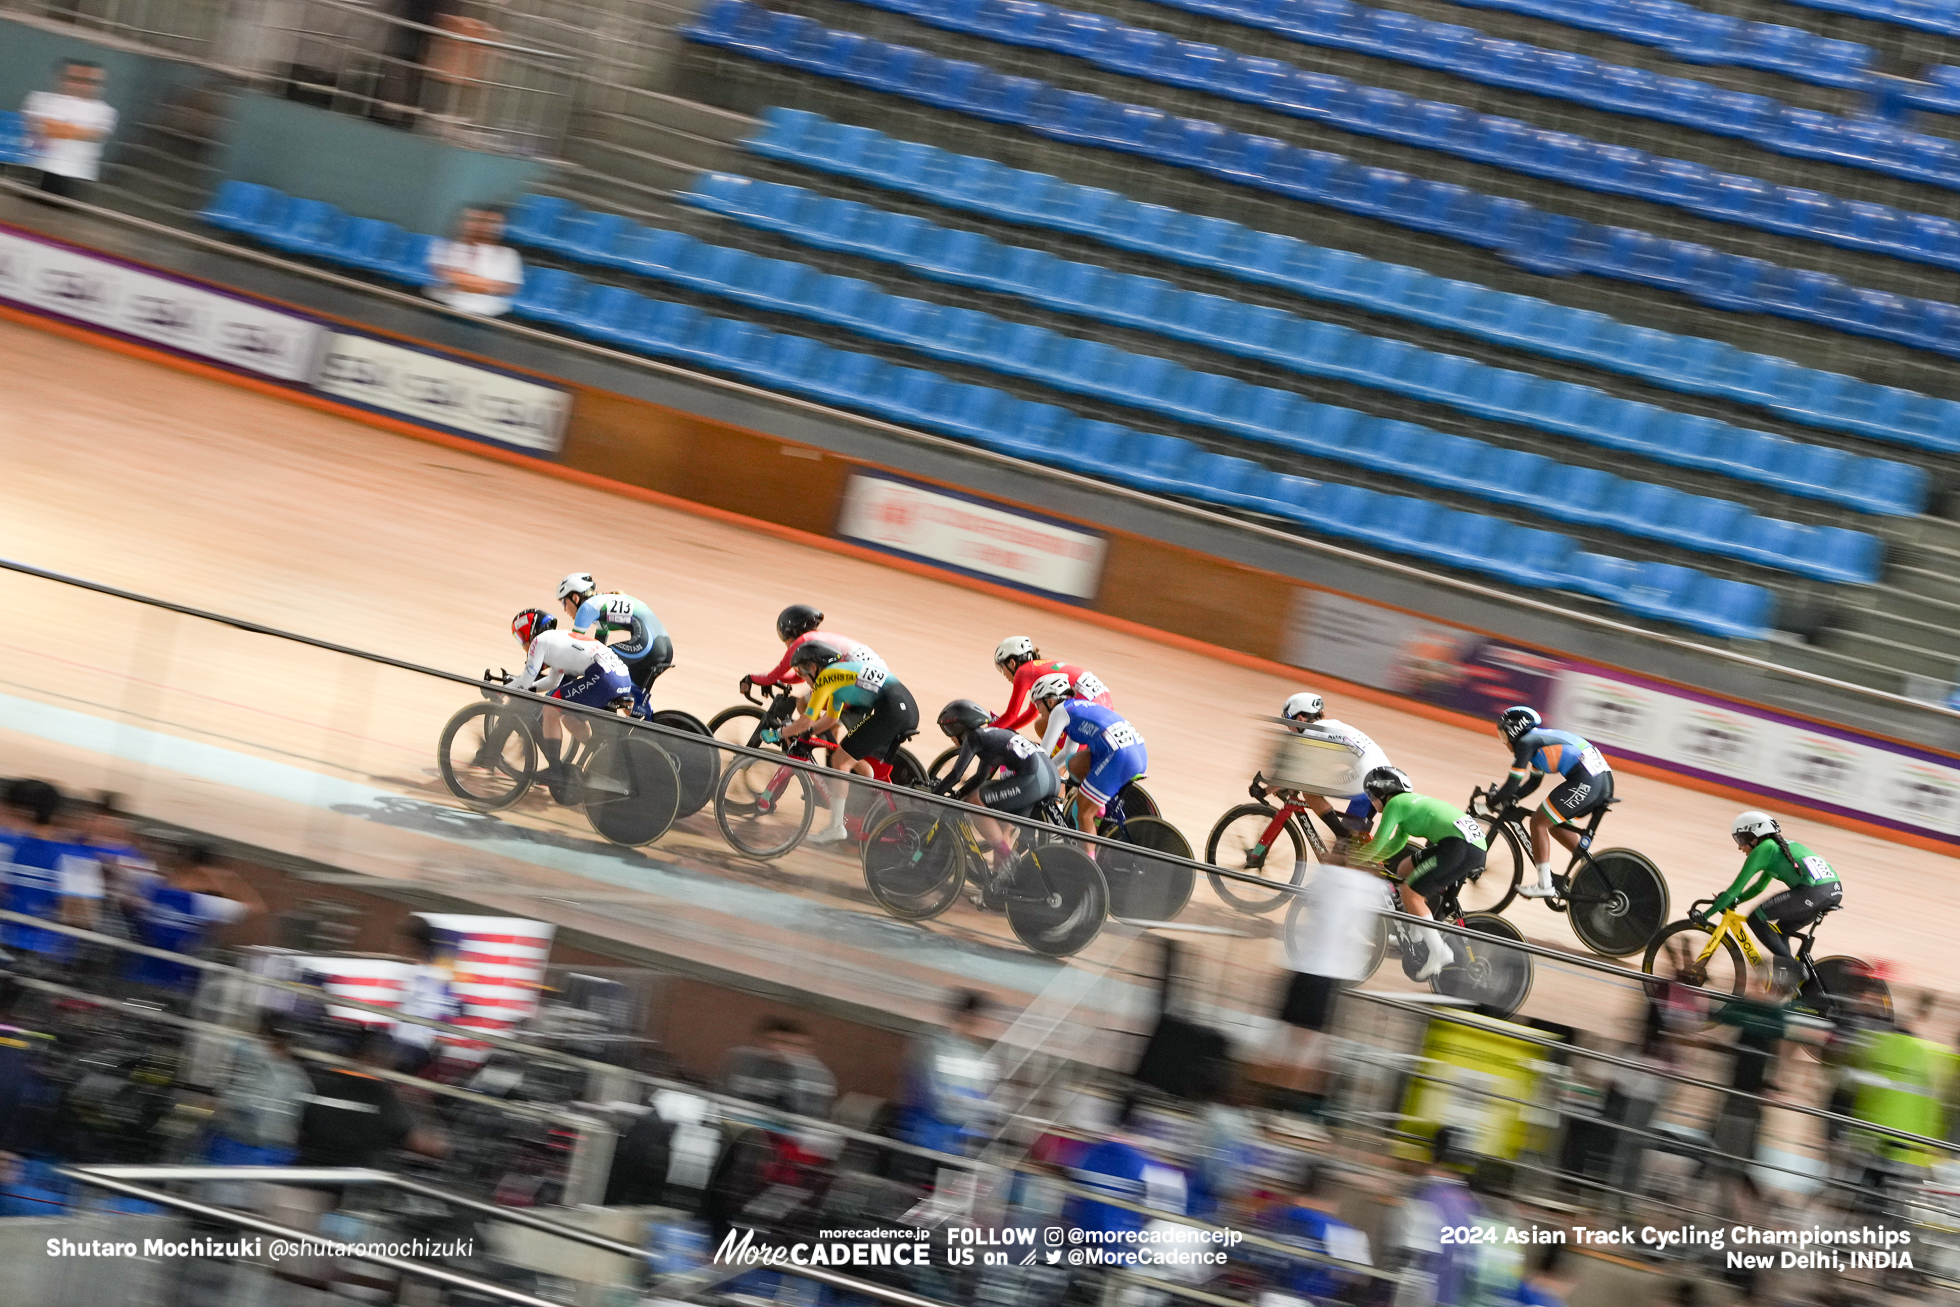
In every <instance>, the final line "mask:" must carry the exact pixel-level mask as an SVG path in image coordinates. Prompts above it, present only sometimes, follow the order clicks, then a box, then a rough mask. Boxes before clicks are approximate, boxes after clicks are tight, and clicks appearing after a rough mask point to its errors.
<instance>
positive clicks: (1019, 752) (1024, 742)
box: [1007, 735, 1039, 758]
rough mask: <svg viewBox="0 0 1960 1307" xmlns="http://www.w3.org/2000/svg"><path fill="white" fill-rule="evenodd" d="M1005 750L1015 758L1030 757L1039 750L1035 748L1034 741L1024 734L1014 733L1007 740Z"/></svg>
mask: <svg viewBox="0 0 1960 1307" xmlns="http://www.w3.org/2000/svg"><path fill="white" fill-rule="evenodd" d="M1007 751H1008V752H1009V753H1011V754H1013V755H1014V756H1015V757H1016V758H1032V757H1034V755H1035V754H1036V753H1038V752H1039V750H1038V749H1036V748H1035V745H1034V741H1033V740H1030V739H1029V738H1028V737H1027V736H1025V735H1016V736H1015V737H1013V738H1012V739H1011V740H1009V741H1008V742H1007Z"/></svg>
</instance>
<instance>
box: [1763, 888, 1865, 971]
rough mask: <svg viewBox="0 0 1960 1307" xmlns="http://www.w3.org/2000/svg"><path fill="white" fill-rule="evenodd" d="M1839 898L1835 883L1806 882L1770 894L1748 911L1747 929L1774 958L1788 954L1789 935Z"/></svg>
mask: <svg viewBox="0 0 1960 1307" xmlns="http://www.w3.org/2000/svg"><path fill="white" fill-rule="evenodd" d="M1842 897H1843V891H1842V890H1841V889H1840V888H1839V887H1838V886H1836V885H1807V886H1805V887H1804V888H1802V889H1786V890H1784V891H1783V892H1782V893H1781V894H1772V895H1771V896H1770V897H1769V898H1766V899H1764V900H1763V901H1762V902H1761V903H1758V904H1757V905H1756V909H1755V911H1753V912H1751V913H1750V914H1749V918H1748V920H1749V931H1750V933H1751V934H1753V935H1754V936H1755V937H1756V938H1757V939H1758V940H1760V941H1762V945H1763V947H1764V948H1766V949H1768V950H1769V951H1770V952H1771V953H1774V954H1775V955H1776V956H1777V957H1779V958H1788V957H1791V956H1792V955H1791V953H1790V941H1789V938H1788V936H1789V935H1790V934H1791V933H1792V932H1794V931H1799V930H1803V929H1804V928H1806V927H1808V926H1810V925H1811V924H1812V923H1813V922H1815V921H1817V920H1818V919H1819V918H1820V917H1822V916H1823V915H1824V909H1825V908H1828V907H1830V906H1831V905H1832V904H1834V903H1836V902H1838V900H1839V899H1840V898H1842Z"/></svg>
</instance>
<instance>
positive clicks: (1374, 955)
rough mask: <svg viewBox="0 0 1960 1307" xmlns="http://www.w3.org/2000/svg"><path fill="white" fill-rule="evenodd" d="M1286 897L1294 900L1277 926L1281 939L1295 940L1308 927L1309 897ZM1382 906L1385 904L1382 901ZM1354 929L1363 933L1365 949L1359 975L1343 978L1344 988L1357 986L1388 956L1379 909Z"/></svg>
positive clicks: (1293, 951) (1385, 925)
mask: <svg viewBox="0 0 1960 1307" xmlns="http://www.w3.org/2000/svg"><path fill="white" fill-rule="evenodd" d="M1287 897H1288V898H1290V899H1292V900H1293V902H1292V903H1291V904H1290V905H1288V907H1287V909H1286V917H1285V919H1284V921H1283V923H1282V925H1281V927H1280V938H1281V939H1282V940H1295V939H1299V938H1300V932H1303V931H1305V930H1306V929H1307V928H1308V927H1307V922H1308V917H1307V902H1308V899H1307V896H1306V895H1305V894H1289V895H1287ZM1384 906H1387V905H1386V904H1384ZM1356 929H1357V930H1361V931H1364V932H1366V938H1365V940H1362V941H1360V943H1361V948H1362V949H1363V950H1364V952H1363V954H1362V957H1363V961H1362V964H1361V974H1360V975H1358V976H1356V977H1355V978H1354V979H1353V980H1343V981H1342V982H1341V988H1343V989H1352V988H1353V987H1354V986H1356V985H1360V984H1364V983H1366V982H1367V980H1368V978H1369V977H1370V976H1372V975H1374V974H1375V972H1376V971H1378V970H1380V968H1381V965H1382V961H1383V959H1385V958H1386V957H1387V956H1388V918H1387V917H1384V916H1382V915H1381V914H1380V913H1379V912H1375V913H1370V914H1369V915H1368V916H1367V918H1366V919H1365V923H1357V925H1356ZM1300 951H1301V950H1300V949H1298V948H1294V949H1291V950H1289V954H1296V953H1298V952H1300Z"/></svg>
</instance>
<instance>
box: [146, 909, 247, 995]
mask: <svg viewBox="0 0 1960 1307" xmlns="http://www.w3.org/2000/svg"><path fill="white" fill-rule="evenodd" d="M135 915H136V933H137V942H138V943H140V944H147V945H149V946H150V947H151V948H160V949H163V950H164V951H165V952H168V953H185V954H195V953H197V951H198V950H199V949H200V948H202V947H203V946H204V936H205V933H206V932H207V931H208V930H209V929H210V928H211V927H212V926H213V925H215V924H220V923H223V922H229V921H236V920H238V918H239V917H241V916H243V915H244V908H243V907H242V906H240V905H239V904H237V903H235V902H233V901H232V900H230V899H226V898H220V897H218V896H217V895H215V894H199V893H196V892H195V891H192V890H186V889H175V888H173V887H171V886H169V885H164V884H157V885H154V886H152V887H151V888H150V890H149V891H148V893H146V894H145V895H144V898H143V902H142V905H141V906H140V907H139V908H138V909H137V911H136V914H135ZM124 975H126V976H127V977H129V979H131V980H136V981H140V982H142V983H144V984H147V985H160V986H163V987H164V988H167V989H193V988H195V987H196V985H197V980H198V969H197V968H196V967H192V966H186V965H185V964H184V963H181V962H166V961H164V960H163V959H162V958H146V957H132V958H131V959H130V960H129V965H128V966H127V967H126V968H125V969H124Z"/></svg>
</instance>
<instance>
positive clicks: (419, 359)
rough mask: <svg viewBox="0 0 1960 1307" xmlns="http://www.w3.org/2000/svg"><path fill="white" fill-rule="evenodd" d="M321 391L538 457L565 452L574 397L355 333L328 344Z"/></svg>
mask: <svg viewBox="0 0 1960 1307" xmlns="http://www.w3.org/2000/svg"><path fill="white" fill-rule="evenodd" d="M313 384H314V389H316V390H318V391H320V392H322V393H323V394H328V395H333V396H335V397H337V398H340V399H344V400H349V401H351V402H352V403H355V404H359V405H360V406H361V407H363V408H368V409H373V410H374V411H375V412H378V413H387V414H392V415H394V416H396V417H404V418H408V419H410V420H411V421H414V422H419V423H422V424H423V425H425V426H431V427H437V428H440V429H442V430H445V431H449V432H453V433H454V434H456V435H459V436H471V437H474V438H476V439H479V440H489V441H494V442H495V443H497V444H500V445H509V446H511V447H512V448H514V449H522V450H525V451H528V452H530V453H534V454H556V453H558V452H559V450H560V449H561V448H562V447H563V444H564V439H565V419H566V417H567V415H568V414H569V413H570V411H571V406H572V397H571V394H570V392H569V391H566V390H564V389H563V388H561V387H558V386H552V385H546V384H545V383H543V382H541V381H537V380H534V379H532V378H530V377H520V376H518V375H516V374H514V373H510V372H503V371H500V370H498V369H496V368H489V367H484V366H482V365H480V364H475V363H465V362H462V361H460V360H458V359H453V358H449V357H447V356H445V355H441V354H435V353H432V352H430V351H428V350H423V349H411V348H409V347H408V346H406V345H398V344H395V343H394V342H392V341H386V340H378V339H376V338H375V337H373V336H364V335H359V334H357V333H354V332H350V331H336V332H334V333H333V335H332V337H331V338H330V339H329V340H328V342H327V349H326V357H325V358H323V359H322V360H321V361H320V370H319V374H318V375H317V376H316V377H315V378H314V383H313Z"/></svg>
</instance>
